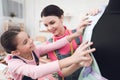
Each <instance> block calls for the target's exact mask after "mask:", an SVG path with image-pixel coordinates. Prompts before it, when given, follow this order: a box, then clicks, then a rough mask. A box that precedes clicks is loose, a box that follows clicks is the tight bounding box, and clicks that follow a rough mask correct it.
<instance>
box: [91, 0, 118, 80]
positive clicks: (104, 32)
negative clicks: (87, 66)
mask: <svg viewBox="0 0 120 80" xmlns="http://www.w3.org/2000/svg"><path fill="white" fill-rule="evenodd" d="M91 41H93V43H94V44H93V46H92V47H95V48H96V52H94V53H93V55H94V57H95V59H96V61H97V63H98V65H99V68H100V71H101V74H102V75H103V76H104V77H106V78H107V79H108V80H118V79H119V78H120V77H119V74H120V63H119V61H120V0H109V4H108V6H107V7H106V9H105V12H104V13H103V15H102V16H101V18H100V19H99V20H98V22H97V24H96V25H95V27H94V29H93V33H92V38H91Z"/></svg>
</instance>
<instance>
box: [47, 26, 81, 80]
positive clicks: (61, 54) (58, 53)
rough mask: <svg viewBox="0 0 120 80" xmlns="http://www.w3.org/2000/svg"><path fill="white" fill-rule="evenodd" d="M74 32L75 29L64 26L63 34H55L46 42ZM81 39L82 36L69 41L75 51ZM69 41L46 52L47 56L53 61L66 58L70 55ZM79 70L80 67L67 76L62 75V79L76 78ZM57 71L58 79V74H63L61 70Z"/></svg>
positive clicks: (60, 78)
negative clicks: (58, 47) (58, 35)
mask: <svg viewBox="0 0 120 80" xmlns="http://www.w3.org/2000/svg"><path fill="white" fill-rule="evenodd" d="M74 32H76V30H68V29H67V28H66V27H65V34H64V35H63V36H60V37H56V36H53V38H51V39H50V40H49V41H48V43H51V42H54V41H57V40H59V39H61V38H63V37H65V36H67V35H70V34H72V33H74ZM81 41H82V36H80V37H78V38H76V39H75V40H73V41H72V42H71V43H72V47H73V50H74V51H75V50H76V48H77V47H78V46H79V45H80V44H81ZM70 45H71V44H70V43H69V44H67V45H65V46H64V47H62V48H60V49H58V50H55V51H52V52H50V53H48V57H49V58H50V59H51V60H52V61H54V60H57V59H59V60H60V59H63V58H66V57H68V56H71V49H70ZM80 71H81V68H80V69H78V70H77V71H76V72H74V73H73V74H71V75H70V76H67V77H64V80H77V79H78V76H79V73H80ZM58 73H59V80H62V77H60V76H63V75H62V73H61V72H58Z"/></svg>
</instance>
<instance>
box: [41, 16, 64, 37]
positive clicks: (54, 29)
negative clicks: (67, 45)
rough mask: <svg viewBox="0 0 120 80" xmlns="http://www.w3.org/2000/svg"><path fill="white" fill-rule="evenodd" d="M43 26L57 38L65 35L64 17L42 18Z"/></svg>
mask: <svg viewBox="0 0 120 80" xmlns="http://www.w3.org/2000/svg"><path fill="white" fill-rule="evenodd" d="M42 21H43V24H44V25H45V26H46V28H47V30H48V31H49V32H50V33H52V34H53V35H55V36H61V35H63V34H64V27H63V17H61V18H59V17H57V16H47V17H42Z"/></svg>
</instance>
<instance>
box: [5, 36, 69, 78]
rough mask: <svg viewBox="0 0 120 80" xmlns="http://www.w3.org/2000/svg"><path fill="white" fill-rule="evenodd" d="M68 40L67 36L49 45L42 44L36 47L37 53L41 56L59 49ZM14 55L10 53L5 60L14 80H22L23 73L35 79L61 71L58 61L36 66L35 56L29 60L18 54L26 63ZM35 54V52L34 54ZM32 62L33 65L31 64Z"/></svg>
mask: <svg viewBox="0 0 120 80" xmlns="http://www.w3.org/2000/svg"><path fill="white" fill-rule="evenodd" d="M67 43H69V42H68V40H67V38H66V37H65V38H63V39H61V40H59V41H57V42H55V43H53V44H48V45H44V46H43V45H40V46H37V47H36V49H35V51H34V52H35V53H36V55H37V57H38V58H39V57H40V55H41V54H45V53H47V52H49V51H52V50H55V49H58V48H60V47H63V46H64V45H66V44H67ZM13 56H14V55H12V54H10V55H8V56H7V57H6V58H5V60H6V62H7V63H8V71H9V72H10V74H11V75H12V76H13V77H14V80H22V76H23V74H24V75H26V76H30V77H31V78H33V79H36V78H39V77H42V76H45V75H47V74H50V73H53V72H56V71H60V68H59V64H58V61H57V60H56V61H53V62H50V63H47V64H40V65H39V66H36V62H35V58H34V57H33V60H27V59H24V58H22V57H20V56H17V57H19V58H21V59H22V60H24V61H25V62H26V63H27V64H26V63H24V62H23V61H22V60H20V59H13V58H12V57H13ZM32 56H33V54H32ZM30 64H31V65H30ZM48 66H49V68H48Z"/></svg>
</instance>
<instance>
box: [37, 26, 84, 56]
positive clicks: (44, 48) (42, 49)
mask: <svg viewBox="0 0 120 80" xmlns="http://www.w3.org/2000/svg"><path fill="white" fill-rule="evenodd" d="M81 30H82V28H79V29H77V32H75V33H73V34H71V35H68V36H66V37H64V38H62V39H60V40H57V41H55V42H53V43H49V44H42V45H40V46H37V47H36V49H35V52H36V53H37V54H38V55H43V54H45V53H48V52H50V51H53V50H56V49H59V48H62V47H63V46H65V45H66V44H68V43H69V42H71V41H72V40H73V39H75V38H76V37H79V36H80V35H81Z"/></svg>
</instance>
